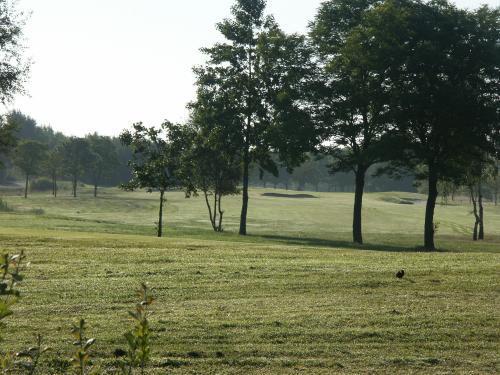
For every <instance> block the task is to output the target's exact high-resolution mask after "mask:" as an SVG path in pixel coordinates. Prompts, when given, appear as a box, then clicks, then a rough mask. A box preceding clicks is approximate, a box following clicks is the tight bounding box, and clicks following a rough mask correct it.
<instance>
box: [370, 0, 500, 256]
mask: <svg viewBox="0 0 500 375" xmlns="http://www.w3.org/2000/svg"><path fill="white" fill-rule="evenodd" d="M499 20H500V18H499V17H498V10H489V9H487V8H482V9H481V10H479V11H477V12H474V13H472V12H467V11H463V10H458V9H457V8H455V7H454V6H452V5H450V4H449V3H448V2H447V1H444V0H443V1H431V2H429V3H423V2H419V1H409V0H400V1H396V0H393V1H391V0H387V1H385V2H384V4H383V5H381V6H377V7H374V8H373V9H372V10H371V11H370V12H369V14H368V15H367V16H366V20H365V21H364V22H365V23H366V24H367V25H368V27H366V28H365V30H364V32H363V38H362V39H361V40H360V43H361V44H362V45H363V46H364V49H366V51H367V52H366V53H367V55H368V56H371V55H375V56H376V55H377V54H378V56H379V60H380V61H382V62H384V64H385V65H386V69H385V70H384V73H383V74H384V77H383V78H384V85H386V86H388V87H389V88H390V98H391V99H390V101H389V106H390V112H391V113H390V114H391V118H392V120H393V123H394V124H395V125H396V129H395V131H394V132H393V138H392V140H393V142H392V143H391V146H390V147H388V148H390V149H393V150H400V151H401V152H399V153H398V155H397V159H396V161H395V162H394V163H393V164H394V165H395V166H405V167H415V166H417V165H421V166H423V168H422V171H423V174H422V175H421V176H419V177H426V179H427V181H428V199H427V205H426V213H425V229H424V247H425V248H426V249H428V250H434V249H435V243H434V234H435V225H434V209H435V205H436V199H437V196H438V188H437V186H438V181H440V180H442V181H446V180H448V179H453V178H456V177H457V176H460V175H463V174H464V173H465V171H464V167H463V166H464V165H466V164H467V163H466V161H467V160H470V159H473V158H476V157H478V155H482V154H483V152H489V151H490V150H489V147H491V134H492V132H493V128H494V127H495V126H498V122H497V114H496V111H497V110H498V101H496V100H498V90H499V89H498V87H499V83H500V82H499V73H500V71H499V69H498V56H499V48H500V45H499V44H498V40H499V39H500V35H499V32H500V27H499V22H500V21H499ZM386 45H390V46H391V50H392V51H393V52H392V53H391V54H389V55H388V54H387V49H386ZM495 98H497V99H496V100H495ZM495 102H496V105H495Z"/></svg>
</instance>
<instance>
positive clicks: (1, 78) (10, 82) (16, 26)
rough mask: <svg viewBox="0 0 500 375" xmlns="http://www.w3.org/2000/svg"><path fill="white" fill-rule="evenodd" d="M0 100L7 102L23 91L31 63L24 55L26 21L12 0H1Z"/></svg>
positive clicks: (3, 102)
mask: <svg viewBox="0 0 500 375" xmlns="http://www.w3.org/2000/svg"><path fill="white" fill-rule="evenodd" d="M0 20H1V22H0V66H1V67H2V68H1V69H0V102H1V103H2V104H5V103H7V102H9V101H10V100H11V99H12V98H13V96H14V95H15V94H17V93H20V92H22V90H23V84H24V80H25V78H26V75H27V73H28V71H29V63H27V62H26V61H24V59H23V56H22V51H23V46H22V44H21V41H22V37H23V34H22V27H23V26H24V22H23V19H22V14H21V13H19V12H18V11H17V10H16V9H15V7H14V2H13V1H11V0H0Z"/></svg>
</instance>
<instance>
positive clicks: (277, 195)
mask: <svg viewBox="0 0 500 375" xmlns="http://www.w3.org/2000/svg"><path fill="white" fill-rule="evenodd" d="M262 196H263V197H274V198H294V199H310V198H313V199H316V198H319V197H315V196H314V195H311V194H282V193H263V194H262Z"/></svg>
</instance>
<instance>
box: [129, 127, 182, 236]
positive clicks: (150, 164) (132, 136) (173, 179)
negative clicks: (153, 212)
mask: <svg viewBox="0 0 500 375" xmlns="http://www.w3.org/2000/svg"><path fill="white" fill-rule="evenodd" d="M184 134H185V132H183V129H182V126H181V125H178V124H173V123H171V122H168V121H165V122H164V123H163V124H162V125H161V127H160V128H159V129H156V128H153V127H152V128H147V127H145V126H144V125H143V124H142V123H136V124H134V125H133V130H132V131H129V130H125V131H123V132H122V134H121V135H120V139H121V141H122V142H123V144H124V145H126V146H128V147H130V149H131V150H132V159H131V160H130V161H129V166H130V167H131V169H132V173H133V175H132V179H131V180H130V181H129V182H128V183H127V184H124V185H123V186H122V188H124V189H126V190H134V189H147V190H148V192H150V193H151V192H153V191H155V190H157V191H159V192H160V207H159V213H158V227H157V234H158V237H162V235H163V204H164V202H165V193H166V191H167V190H169V189H173V188H176V187H179V186H180V185H181V183H180V180H179V178H178V176H177V175H178V171H179V168H180V162H181V161H180V159H181V156H182V155H183V154H184V153H185V151H186V148H187V147H188V144H189V143H188V142H187V141H186V139H184V138H183V136H184Z"/></svg>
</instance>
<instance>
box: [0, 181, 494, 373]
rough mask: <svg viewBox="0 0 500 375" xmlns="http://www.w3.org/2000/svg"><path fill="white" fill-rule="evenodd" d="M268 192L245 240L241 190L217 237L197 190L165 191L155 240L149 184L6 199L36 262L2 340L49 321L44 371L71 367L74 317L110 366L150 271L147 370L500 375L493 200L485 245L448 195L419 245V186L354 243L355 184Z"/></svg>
mask: <svg viewBox="0 0 500 375" xmlns="http://www.w3.org/2000/svg"><path fill="white" fill-rule="evenodd" d="M265 192H269V191H265V190H257V189H256V190H253V191H252V196H251V201H250V202H251V206H250V207H251V211H250V222H251V226H250V228H249V229H250V232H251V233H252V235H251V236H249V237H245V238H241V237H239V236H237V235H236V234H235V231H236V228H237V219H238V214H239V203H240V202H239V198H238V197H234V198H229V199H227V200H226V202H225V207H226V217H227V222H226V232H225V233H224V234H222V235H219V234H215V233H212V232H211V231H210V230H209V224H208V219H207V218H206V211H205V210H206V209H205V207H204V205H203V202H202V200H201V199H189V200H186V199H185V198H184V197H183V195H182V193H170V194H169V195H168V202H167V227H168V230H167V238H164V239H157V238H154V236H153V235H154V223H153V222H154V221H155V218H156V206H157V201H156V198H157V197H156V196H155V195H152V194H147V193H125V192H121V191H117V190H114V189H107V190H105V191H103V194H102V196H101V197H100V198H98V199H97V200H96V199H94V198H92V197H91V194H90V191H84V194H83V195H82V196H81V197H79V198H78V199H76V200H75V199H72V198H69V197H64V196H61V197H59V198H58V199H57V200H56V201H54V200H53V199H52V198H50V197H49V196H47V195H42V194H37V195H34V196H32V197H30V198H29V199H28V200H24V199H23V198H21V197H18V196H7V197H5V200H6V201H7V202H8V204H9V206H10V207H13V208H14V209H15V211H14V212H7V213H1V214H0V241H1V243H2V250H4V251H8V252H11V253H13V252H18V251H20V250H25V251H26V253H27V255H28V258H29V261H30V262H31V265H30V267H29V269H28V270H27V271H26V272H25V274H26V281H25V282H24V283H23V285H22V293H23V298H22V300H21V301H20V303H19V304H18V305H16V307H15V315H14V316H12V317H10V318H9V319H8V329H7V331H6V334H5V339H6V341H5V342H3V343H1V344H0V348H1V349H2V350H7V349H9V350H20V349H22V348H25V347H28V346H31V345H32V343H33V341H34V340H33V335H34V334H35V333H37V332H39V333H41V334H43V335H44V336H45V337H46V342H47V343H48V344H50V345H51V346H52V348H53V350H52V351H51V352H50V353H49V354H47V355H46V357H45V359H44V360H43V363H42V365H43V370H42V373H50V374H53V373H65V371H66V372H67V371H68V366H69V362H68V360H69V357H70V351H71V349H72V348H71V337H70V334H69V327H70V324H71V322H72V321H73V320H74V319H77V318H80V317H84V318H86V319H87V321H88V323H89V330H90V331H89V335H91V336H93V337H96V338H97V344H96V346H95V349H94V351H93V356H94V363H95V364H96V365H99V366H101V367H102V369H103V370H104V371H105V372H108V373H109V372H112V369H113V366H114V365H115V364H116V362H115V361H116V360H115V359H114V357H113V351H114V350H115V349H117V348H123V347H124V346H125V343H124V339H123V337H122V334H123V333H124V332H125V331H126V330H127V329H128V328H129V327H130V325H131V322H130V321H129V319H128V318H127V311H128V310H130V309H131V308H133V305H134V303H135V289H136V288H137V286H138V284H139V282H141V281H147V282H148V283H149V285H150V286H152V287H153V288H154V294H155V295H156V297H157V301H156V302H155V304H154V305H153V308H152V310H153V315H152V319H151V324H152V327H153V331H154V334H153V338H152V343H153V361H152V366H151V367H150V368H149V369H148V373H152V374H164V373H167V372H168V373H193V374H194V373H196V374H200V373H201V374H210V373H213V374H225V373H228V374H229V373H238V374H239V373H245V374H276V373H285V374H286V373H290V374H292V373H298V372H304V373H318V374H321V373H323V374H330V373H339V372H342V373H355V374H359V373H380V374H386V373H429V374H436V373H498V371H500V364H499V361H498V349H500V348H499V346H500V345H499V338H500V330H499V323H500V321H499V315H498V313H497V307H498V302H499V291H500V285H499V279H498V272H499V268H500V267H499V266H500V262H499V260H500V251H499V250H500V211H499V209H498V208H497V207H494V206H491V205H488V206H487V208H486V218H487V222H486V225H487V227H486V228H487V232H486V233H487V236H488V240H487V241H485V242H481V243H473V242H472V241H471V240H470V230H471V221H472V220H471V219H472V218H471V216H470V214H469V210H470V209H469V208H468V207H467V206H466V205H453V206H446V207H444V206H439V207H438V209H437V215H436V216H437V220H438V221H439V222H440V223H441V225H440V229H439V232H438V245H439V246H440V248H441V249H442V251H440V252H435V253H426V252H418V251H415V248H416V247H417V246H418V245H419V244H420V240H421V228H422V225H423V211H424V205H422V204H421V203H420V200H421V199H423V197H422V196H420V195H412V194H406V193H381V194H368V195H367V197H366V200H365V203H366V204H365V233H366V240H367V242H368V243H367V244H366V245H365V246H362V247H353V246H352V245H351V244H350V242H349V239H350V221H351V209H352V207H351V205H352V194H325V193H318V194H317V193H314V194H313V195H314V196H317V197H318V198H316V199H290V198H287V197H265V196H262V194H263V193H265ZM280 194H286V192H280ZM402 199H403V200H412V201H413V202H414V204H412V205H409V204H400V203H398V202H399V200H402ZM34 209H40V210H43V214H40V212H41V211H39V214H34V213H33V212H34V211H33V210H34ZM401 268H404V269H405V270H406V272H407V276H406V277H405V278H404V279H403V280H399V279H396V278H395V276H394V274H395V272H396V271H397V270H399V269H401Z"/></svg>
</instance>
